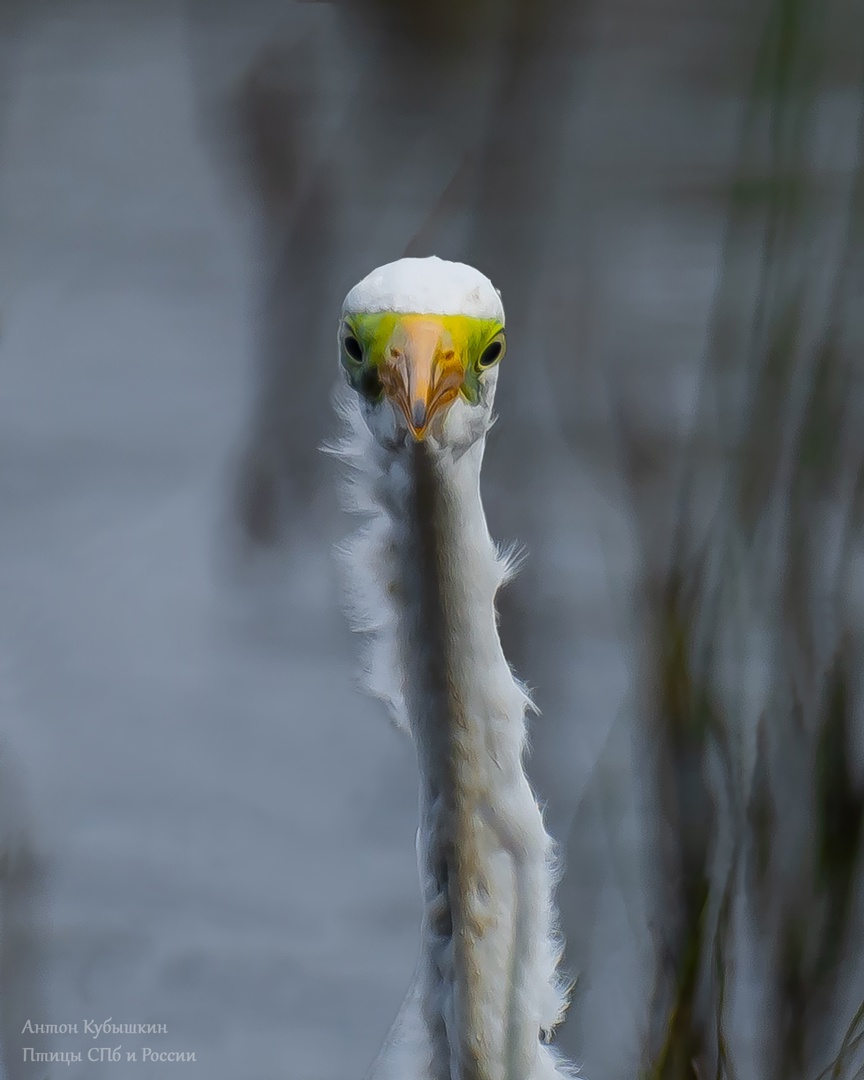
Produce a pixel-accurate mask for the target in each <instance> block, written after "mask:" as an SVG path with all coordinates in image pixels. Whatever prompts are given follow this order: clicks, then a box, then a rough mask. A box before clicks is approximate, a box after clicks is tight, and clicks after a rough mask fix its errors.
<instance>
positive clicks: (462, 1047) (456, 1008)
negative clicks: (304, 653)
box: [331, 392, 572, 1080]
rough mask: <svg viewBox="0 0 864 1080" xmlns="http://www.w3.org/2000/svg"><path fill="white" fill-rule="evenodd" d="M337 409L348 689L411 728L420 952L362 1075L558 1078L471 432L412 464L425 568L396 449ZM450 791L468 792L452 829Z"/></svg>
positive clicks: (501, 562)
mask: <svg viewBox="0 0 864 1080" xmlns="http://www.w3.org/2000/svg"><path fill="white" fill-rule="evenodd" d="M337 408H338V411H339V412H340V414H341V415H342V417H343V419H344V421H345V422H346V425H347V428H348V431H347V434H346V436H345V438H344V439H343V441H342V442H341V443H340V444H339V445H338V446H336V447H334V448H331V452H333V453H335V454H336V455H337V456H338V457H339V458H340V459H341V460H342V461H344V462H345V463H346V464H347V465H348V466H349V467H350V474H349V476H348V484H347V488H346V504H347V508H348V509H350V510H352V511H354V512H357V513H360V514H361V515H362V516H363V517H364V518H365V522H364V525H363V527H362V528H361V530H360V531H359V533H358V534H357V536H356V537H355V538H354V539H353V540H352V541H351V542H350V543H349V544H348V545H346V546H345V547H343V548H342V549H341V555H342V558H343V560H344V562H345V564H346V567H347V569H348V572H347V573H346V575H345V577H346V584H347V586H348V607H349V615H350V617H351V621H352V625H353V627H354V629H355V630H357V631H360V632H361V633H362V634H363V635H364V637H365V639H366V651H365V656H364V664H363V667H364V676H365V678H364V682H365V686H366V689H367V690H368V691H369V692H370V693H371V694H373V695H374V696H376V697H378V698H381V699H382V700H383V701H385V702H386V703H387V706H388V708H389V710H390V713H391V715H392V717H393V718H394V720H395V721H396V723H397V724H398V725H399V726H400V727H403V728H405V729H407V730H409V731H410V732H411V734H412V737H413V738H414V741H415V745H416V747H417V753H418V760H419V765H420V773H421V796H420V829H419V831H418V861H419V864H420V875H421V885H422V889H423V896H424V904H425V916H424V925H423V940H422V948H421V956H420V961H419V965H418V971H417V975H416V977H415V982H414V985H413V986H412V989H411V991H410V992H409V995H408V998H407V999H406V1002H405V1005H404V1006H403V1010H402V1012H401V1013H400V1017H399V1019H398V1020H397V1023H396V1025H394V1029H393V1031H392V1032H391V1035H390V1037H389V1039H388V1042H387V1044H386V1045H385V1047H384V1049H383V1050H382V1053H381V1055H380V1056H379V1059H378V1061H377V1062H376V1065H375V1067H374V1068H373V1071H372V1073H371V1074H370V1076H371V1077H373V1078H374V1080H391V1078H392V1080H397V1078H398V1080H481V1078H482V1080H556V1078H561V1077H565V1076H570V1075H572V1070H571V1069H570V1068H569V1066H567V1065H566V1064H565V1063H563V1062H562V1061H561V1060H560V1059H559V1058H558V1057H557V1055H556V1054H555V1052H554V1051H553V1050H552V1049H551V1048H550V1047H549V1046H547V1045H545V1044H544V1043H542V1042H541V1041H540V1038H539V1035H540V1032H541V1030H542V1031H544V1032H549V1031H551V1029H552V1028H553V1027H554V1026H555V1025H556V1024H557V1023H558V1022H559V1021H560V1019H561V1017H562V1015H563V1013H564V1010H565V1008H566V989H565V986H564V984H563V982H562V980H561V978H560V977H559V976H558V974H557V963H558V959H559V956H560V951H561V944H560V940H559V937H558V934H557V924H556V918H555V910H554V904H553V897H552V894H553V888H554V881H555V871H554V857H553V850H552V842H551V839H550V837H549V836H548V834H547V833H546V831H545V828H544V826H543V821H542V816H541V813H540V810H539V808H538V806H537V804H536V800H535V798H534V795H533V793H532V791H531V788H530V786H529V784H528V780H527V778H526V776H525V773H524V768H523V762H522V759H523V753H524V749H525V721H524V717H525V711H526V709H527V708H530V707H531V702H530V699H529V697H528V695H527V693H526V691H525V688H524V687H523V686H522V685H521V684H520V683H519V682H518V681H517V680H516V679H515V678H514V676H513V673H512V671H511V669H510V667H509V665H508V664H507V661H506V659H505V657H504V654H503V652H502V650H501V645H500V641H499V638H498V633H497V626H496V617H495V609H494V600H495V594H496V593H497V591H498V589H499V588H500V587H501V585H502V584H503V583H505V582H506V581H507V580H508V579H509V578H510V577H512V575H513V573H514V572H515V569H516V565H517V559H516V558H515V557H514V552H513V549H499V548H497V547H496V545H495V544H494V543H493V541H492V540H491V538H490V536H489V532H488V529H487V526H486V521H485V517H484V514H483V507H482V503H481V499H480V491H479V479H480V465H481V461H482V456H483V448H484V447H483V442H484V440H483V439H482V438H481V439H480V440H478V441H477V442H476V443H475V444H474V445H472V446H471V447H470V448H469V449H468V450H467V451H465V452H464V453H461V455H459V456H457V455H455V454H453V452H452V451H447V450H446V449H441V450H438V451H437V453H433V454H431V455H429V456H428V457H427V458H425V459H424V460H426V461H427V465H428V469H429V477H428V479H429V482H430V483H433V484H434V485H435V498H436V499H438V500H441V504H442V506H443V510H442V511H441V513H440V515H439V516H440V521H439V522H438V526H437V527H438V528H439V529H440V530H443V532H442V535H440V536H439V538H438V539H439V541H440V543H439V544H438V545H437V548H436V550H437V555H438V557H439V563H438V565H437V566H436V567H430V566H428V565H424V564H423V559H424V554H423V552H422V551H421V550H418V521H417V501H416V497H417V493H416V491H415V490H414V489H415V484H416V482H417V473H416V471H414V470H413V466H412V458H411V454H410V452H409V451H408V449H407V448H401V449H398V450H397V449H395V448H394V449H387V448H385V447H383V446H382V445H381V444H379V443H378V442H377V441H376V439H375V438H373V436H372V435H371V433H370V432H369V430H368V428H367V426H366V424H365V423H364V420H363V416H362V413H361V410H360V408H359V406H358V404H357V401H356V398H354V396H353V395H350V394H348V393H347V392H345V393H344V395H343V397H342V398H341V399H340V401H339V402H338V403H337ZM420 546H421V547H422V544H421V545H420ZM424 575H426V576H427V577H428V576H429V575H431V577H432V578H433V579H434V581H433V582H432V586H433V587H434V588H436V589H438V590H440V591H441V592H442V593H445V594H446V595H444V596H443V599H442V598H441V597H439V599H441V602H442V603H443V604H444V606H445V608H446V611H445V612H444V614H443V619H444V621H445V623H446V625H445V626H443V627H442V628H441V629H442V631H443V636H439V638H438V639H437V640H436V634H435V633H434V632H432V630H431V629H430V627H429V626H428V619H429V617H430V608H429V603H428V597H427V599H426V600H424V596H425V595H426V593H424V588H426V590H427V593H428V588H429V587H430V583H429V582H428V581H427V582H426V584H425V585H424V582H423V577H424ZM424 620H427V621H426V622H424ZM442 648H443V650H444V652H446V656H444V655H442V653H441V650H442ZM436 649H437V650H439V652H438V654H437V655H436V652H435V650H436ZM445 668H446V670H444V669H445ZM436 671H438V674H439V675H441V676H442V677H443V678H444V682H442V684H441V685H442V687H443V689H442V688H438V689H436V686H435V685H434V675H435V672H436ZM430 672H431V673H432V674H431V675H430ZM430 678H432V680H433V681H432V682H429V681H428V680H429V679H430ZM424 680H426V681H427V685H425V686H424ZM445 683H446V686H445V685H444V684H445ZM445 692H446V694H448V695H450V700H451V701H452V700H453V699H454V698H453V695H455V700H458V702H459V705H460V709H461V712H462V713H463V714H464V717H465V718H466V723H465V724H464V726H463V727H462V728H460V729H459V730H460V734H459V736H458V739H456V740H455V743H458V745H455V743H454V742H450V743H448V744H446V745H445V744H443V743H442V731H441V730H440V728H441V724H440V722H439V721H440V716H441V710H442V708H444V709H446V708H447V706H446V705H445V704H442V700H441V696H442V695H443V694H445ZM448 784H449V788H448ZM454 785H455V788H454ZM456 788H458V792H457V795H455V796H454V790H455V789H456ZM454 799H455V802H454ZM466 799H467V800H469V801H470V800H472V799H473V800H474V803H473V804H472V805H473V806H474V809H473V810H471V812H470V824H469V813H468V811H466V809H465V808H466V805H468V804H467V803H466ZM454 806H455V807H456V808H457V809H456V810H454ZM454 847H458V848H459V855H460V857H462V858H465V859H469V861H470V863H471V867H472V869H471V871H470V873H469V872H468V871H466V873H465V874H464V875H463V876H464V877H465V878H466V879H467V878H468V877H471V875H472V874H474V875H476V876H477V878H478V880H479V885H478V882H477V881H474V880H471V881H467V880H464V881H462V882H461V885H456V886H454V884H453V883H452V881H451V882H449V884H444V885H442V880H441V872H440V870H439V869H437V868H439V867H440V865H441V863H442V858H444V856H443V855H442V853H443V852H446V851H453V849H454ZM469 848H470V849H471V853H472V854H471V855H470V856H469V855H467V854H466V851H467V850H468V849H469ZM445 861H446V860H445ZM454 890H455V893H458V894H459V896H460V897H461V899H460V904H461V905H462V908H465V905H466V904H467V905H468V907H470V910H467V909H465V910H462V909H459V910H456V911H455V913H454V909H455V908H459V905H458V904H457V903H456V899H455V894H454ZM460 890H461V891H460ZM517 911H518V918H517ZM454 918H457V919H459V920H461V921H462V922H465V923H466V924H467V925H469V926H476V927H477V933H476V934H472V933H470V932H466V933H463V934H461V936H460V935H459V934H457V935H455V940H456V941H461V942H464V941H465V940H466V939H470V940H469V941H468V945H467V946H465V947H466V948H469V947H470V948H471V949H472V950H473V954H472V958H471V962H470V963H467V962H465V961H464V958H463V960H462V961H461V962H460V960H459V957H458V956H457V955H456V952H455V950H454V944H453V941H454V935H453V933H452V932H451V934H450V936H449V937H448V935H447V934H446V933H445V932H443V931H442V927H444V928H445V929H446V927H447V925H448V921H449V924H450V926H451V928H452V925H453V920H454ZM514 943H515V944H514ZM514 948H516V950H517V951H518V959H517V960H516V961H515V965H514ZM475 968H476V969H477V971H479V973H480V974H479V976H478V978H477V980H475V983H474V984H472V985H468V982H470V977H469V974H467V973H468V972H470V971H473V970H474V969H475ZM507 987H511V988H513V994H512V995H510V994H509V993H508V991H507V989H506V988H507ZM477 1039H479V1040H480V1043H482V1047H483V1049H482V1057H483V1061H482V1065H481V1066H480V1067H479V1068H478V1067H475V1066H476V1062H474V1057H475V1056H476V1055H475V1051H476V1050H477V1046H472V1040H474V1041H476V1040H477ZM478 1045H479V1044H478ZM478 1052H479V1051H478Z"/></svg>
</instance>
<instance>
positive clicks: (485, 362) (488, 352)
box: [480, 341, 501, 367]
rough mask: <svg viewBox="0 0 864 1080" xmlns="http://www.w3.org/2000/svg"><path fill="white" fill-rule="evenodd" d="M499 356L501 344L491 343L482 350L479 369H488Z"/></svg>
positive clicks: (497, 342)
mask: <svg viewBox="0 0 864 1080" xmlns="http://www.w3.org/2000/svg"><path fill="white" fill-rule="evenodd" d="M500 355H501V342H500V341H493V342H492V344H491V345H487V346H486V348H485V349H484V350H483V355H482V356H481V357H480V367H489V365H490V364H494V363H495V361H496V360H497V359H498V357H499V356H500Z"/></svg>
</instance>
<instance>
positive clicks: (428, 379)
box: [380, 315, 465, 442]
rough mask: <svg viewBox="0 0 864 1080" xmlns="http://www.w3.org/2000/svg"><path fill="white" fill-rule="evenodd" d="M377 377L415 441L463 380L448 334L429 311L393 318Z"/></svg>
mask: <svg viewBox="0 0 864 1080" xmlns="http://www.w3.org/2000/svg"><path fill="white" fill-rule="evenodd" d="M380 375H381V382H382V384H383V386H384V393H385V394H386V396H387V397H388V399H389V400H390V401H391V402H392V404H393V405H394V406H395V407H396V408H398V409H399V410H400V412H401V413H402V414H403V416H404V417H405V420H406V422H407V424H408V429H409V431H410V432H411V434H412V435H413V436H414V438H415V439H417V440H418V442H419V441H422V440H423V439H425V438H426V433H427V431H428V430H429V425H430V424H431V423H432V421H433V420H434V419H435V417H436V416H442V415H443V414H444V413H446V412H447V410H448V409H449V408H450V406H451V405H452V404H453V402H454V401H455V400H456V398H457V397H458V396H459V389H460V387H461V386H462V383H463V382H464V379H465V371H464V368H463V366H462V362H461V359H460V357H459V356H458V354H457V352H456V350H455V349H454V347H453V340H452V338H451V336H450V333H449V331H448V330H447V328H446V326H444V325H443V323H442V322H440V321H439V320H438V319H436V318H435V316H434V315H406V316H404V317H403V318H401V319H400V320H399V322H398V323H397V324H396V327H395V329H394V331H393V333H392V335H391V337H390V340H389V342H388V343H387V345H386V346H385V347H384V356H383V363H382V365H381V369H380Z"/></svg>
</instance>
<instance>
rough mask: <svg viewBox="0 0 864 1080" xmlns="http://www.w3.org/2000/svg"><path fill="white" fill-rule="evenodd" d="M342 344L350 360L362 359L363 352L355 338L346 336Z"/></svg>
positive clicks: (349, 335)
mask: <svg viewBox="0 0 864 1080" xmlns="http://www.w3.org/2000/svg"><path fill="white" fill-rule="evenodd" d="M342 344H343V345H344V346H345V352H346V353H348V355H349V356H350V357H351V359H352V360H362V359H363V350H362V349H361V348H360V342H359V341H358V340H357V338H356V337H352V336H351V334H348V335H347V337H346V338H345V340H344V341H343V343H342Z"/></svg>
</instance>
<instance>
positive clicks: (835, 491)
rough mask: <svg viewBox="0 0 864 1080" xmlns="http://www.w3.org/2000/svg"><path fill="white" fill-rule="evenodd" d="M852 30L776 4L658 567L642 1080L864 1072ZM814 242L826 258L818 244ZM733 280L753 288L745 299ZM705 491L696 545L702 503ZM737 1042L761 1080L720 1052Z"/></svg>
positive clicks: (862, 180)
mask: <svg viewBox="0 0 864 1080" xmlns="http://www.w3.org/2000/svg"><path fill="white" fill-rule="evenodd" d="M844 16H845V17H846V18H847V19H848V29H849V32H850V33H851V32H852V31H853V29H854V28H858V29H860V18H855V17H854V12H853V11H852V9H851V7H849V6H846V7H845V8H844V7H842V6H841V5H837V4H834V5H831V4H825V5H822V4H814V3H810V2H808V0H775V2H773V3H772V4H771V8H770V11H769V13H768V18H767V25H766V28H765V33H764V38H763V41H762V44H761V47H760V49H759V54H758V58H757V62H756V70H755V74H754V79H753V84H752V90H751V96H750V99H749V101H748V102H747V103H746V106H745V112H744V118H743V122H742V123H743V129H742V137H741V141H740V151H739V160H738V163H737V176H736V178H735V180H734V182H733V184H732V190H731V195H730V210H729V213H730V223H729V229H728V233H727V244H726V251H725V257H724V264H723V266H722V268H721V276H720V284H719V287H718V290H717V298H716V306H715V311H714V315H713V327H714V334H713V337H712V339H711V346H710V351H709V355H708V357H707V361H706V365H705V370H704V375H703V387H702V402H703V411H702V412H701V414H700V415H699V417H698V419H697V431H696V433H695V434H694V442H695V439H696V438H699V437H703V436H704V431H705V427H706V426H710V425H712V424H713V425H715V431H716V438H717V443H716V445H717V457H716V462H715V464H714V468H713V470H712V471H710V472H709V471H707V470H706V469H705V468H704V466H703V465H702V463H700V462H699V461H698V459H697V458H696V456H695V455H693V457H692V458H691V462H695V464H691V465H690V467H689V468H688V469H687V472H686V481H685V487H684V491H683V496H682V500H681V503H680V509H679V519H678V523H677V528H676V533H675V542H674V544H673V546H672V548H671V551H670V553H669V555H668V558H667V561H666V562H665V563H663V562H662V561H660V562H658V561H657V560H656V559H655V560H654V562H653V564H652V563H651V562H650V561H648V560H646V563H645V590H644V593H645V596H644V600H645V604H646V606H647V620H646V624H645V626H646V645H645V648H646V650H647V655H648V660H647V671H648V672H649V673H650V676H649V677H650V680H651V684H650V685H653V689H652V692H651V693H650V694H649V696H648V697H647V699H646V700H648V701H650V702H653V703H654V704H653V705H652V706H649V708H648V710H647V712H646V715H645V721H646V726H645V738H646V740H647V742H648V743H649V744H650V746H651V748H652V751H653V754H652V760H653V763H654V764H653V777H654V779H653V783H654V785H655V786H656V799H655V806H656V808H657V815H658V825H657V830H656V838H655V842H654V844H653V846H652V848H651V851H652V852H653V855H652V861H653V863H654V864H655V868H660V874H659V875H658V877H659V879H660V880H662V882H663V885H664V888H663V890H662V891H661V893H660V894H659V895H660V896H661V897H662V901H661V905H660V907H661V910H662V912H663V915H662V918H661V922H662V923H663V925H664V927H665V929H664V931H663V935H662V945H661V954H660V959H659V962H658V969H657V971H658V976H657V993H656V997H655V1009H654V1017H653V1028H652V1033H651V1035H650V1037H649V1039H648V1041H647V1045H646V1055H647V1057H646V1065H645V1071H644V1075H645V1076H646V1077H651V1078H652V1080H661V1078H662V1080H685V1078H686V1080H691V1078H692V1080H701V1078H704V1077H708V1076H712V1077H717V1078H718V1080H719V1078H721V1077H733V1076H736V1075H754V1072H752V1071H750V1070H753V1069H754V1068H755V1069H756V1070H758V1075H761V1076H765V1077H771V1078H774V1080H792V1078H798V1077H806V1076H815V1075H816V1074H817V1073H818V1074H819V1076H820V1077H827V1076H831V1077H847V1078H851V1077H853V1076H855V1077H860V1076H861V1075H862V1071H861V1070H862V1068H864V1064H862V1063H864V1056H862V1054H861V1047H862V1043H864V1004H862V1007H860V1008H858V1009H857V1011H856V1008H855V1001H856V1000H861V998H862V996H864V983H862V967H861V956H860V949H861V941H860V934H859V932H858V926H859V924H860V891H859V890H860V883H861V872H862V869H864V843H862V838H864V833H862V825H864V776H862V769H861V762H860V731H861V727H862V712H861V705H862V702H861V700H860V691H859V687H860V672H861V658H862V651H861V648H862V643H864V638H862V633H864V626H862V624H861V611H860V605H859V606H858V608H857V610H856V604H855V602H854V600H853V597H855V596H860V594H861V588H862V582H861V579H860V566H858V567H856V565H855V559H856V558H860V552H861V543H862V539H864V537H862V533H861V509H862V506H861V477H862V475H864V453H862V451H864V445H862V440H861V431H862V429H864V412H862V405H864V400H862V396H861V395H862V388H864V387H862V375H861V372H862V369H861V354H860V346H861V332H860V330H861V323H860V319H861V314H860V297H861V292H860V266H861V259H862V250H864V232H862V225H864V199H862V195H864V160H862V151H864V136H859V138H858V140H857V146H858V163H857V167H856V172H855V173H854V174H853V175H852V177H851V181H850V182H848V183H845V184H844V183H843V181H842V180H840V181H838V179H837V178H836V177H831V178H830V179H829V180H826V178H825V176H824V175H820V169H819V166H818V163H815V162H814V155H813V139H814V135H815V133H816V132H817V131H818V126H819V116H820V107H821V105H822V102H823V100H824V95H825V94H826V93H828V91H829V90H830V89H832V88H833V87H832V75H833V74H834V72H833V70H832V67H831V63H830V58H831V45H832V40H831V33H833V34H835V35H836V34H837V33H838V28H839V27H842V26H843V25H844V24H843V17H844ZM835 41H836V39H835ZM859 74H860V72H859ZM862 85H864V84H862ZM854 92H855V93H856V94H857V103H858V105H857V111H858V116H859V123H860V125H861V132H862V133H864V93H862V91H861V88H860V86H859V87H858V88H856V90H855V91H854ZM844 179H847V178H844ZM826 185H827V188H828V191H827V194H826V192H825V190H823V189H824V188H825V186H826ZM838 219H839V220H838ZM823 230H827V231H831V230H833V234H834V235H833V244H831V245H826V244H824V243H821V244H820V243H818V242H817V241H819V240H820V239H821V238H822V237H820V233H822V232H823ZM754 265H755V273H753V270H752V268H753V266H754ZM748 274H749V276H748ZM742 277H744V278H746V279H747V280H749V281H751V282H752V283H753V285H754V288H753V291H752V292H750V293H748V294H745V295H742V293H741V291H740V289H739V288H738V282H739V280H740V279H741V278H742ZM623 435H624V437H625V440H629V441H630V442H632V441H633V438H634V436H633V434H632V433H631V432H629V431H624V432H623ZM631 456H632V455H631ZM624 460H625V463H626V462H627V460H628V457H627V456H626V455H625V457H624ZM628 475H629V476H630V481H631V484H633V485H637V486H638V477H635V476H634V473H633V470H632V468H631V469H629V470H628ZM710 484H714V485H715V489H716V490H717V492H718V497H717V499H716V503H715V504H714V505H713V506H712V508H711V510H710V513H709V515H708V519H707V521H706V520H704V515H703V519H700V518H699V516H698V514H699V506H698V503H697V497H698V494H699V491H700V488H702V486H703V485H710ZM642 527H643V529H644V528H645V527H646V525H645V522H644V521H643V523H642ZM754 685H755V686H756V687H757V690H756V692H755V694H754V691H753V687H754ZM754 700H757V701H758V702H759V704H758V707H757V710H756V714H755V715H753V714H752V713H749V712H748V703H749V707H750V709H752V707H753V702H754ZM742 956H749V959H750V963H749V964H748V965H747V967H746V968H745V970H744V971H742V970H741V968H742V967H744V965H742V964H741V962H740V961H741V957H742ZM747 968H749V970H748V969H747ZM748 980H749V984H748V985H745V983H747V982H748ZM733 991H734V992H735V993H737V994H738V995H740V996H741V997H745V998H746V999H747V1000H748V1002H749V1005H748V1007H747V1009H746V1021H747V1023H748V1024H750V1025H752V1027H751V1030H750V1031H749V1032H744V1033H742V1032H740V1030H739V1031H736V1030H735V1029H736V1026H738V1027H739V1028H740V1025H741V1017H742V1012H741V1010H740V1009H738V1010H733V1009H732V1008H731V1007H730V1004H729V998H730V994H731V993H732V992H733ZM754 1036H755V1037H754ZM742 1038H743V1039H745V1040H749V1041H750V1042H751V1043H752V1047H751V1055H752V1056H751V1062H752V1063H751V1065H750V1066H749V1069H748V1067H745V1068H743V1069H742V1068H740V1067H739V1068H736V1064H735V1054H734V1053H733V1052H732V1051H731V1049H730V1047H731V1044H732V1043H734V1042H735V1041H738V1042H739V1043H740V1040H741V1039H742ZM826 1061H828V1062H829V1064H828V1065H827V1066H826V1065H825V1062H826ZM822 1066H824V1068H823V1069H822V1071H821V1072H819V1069H820V1068H821V1067H822Z"/></svg>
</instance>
